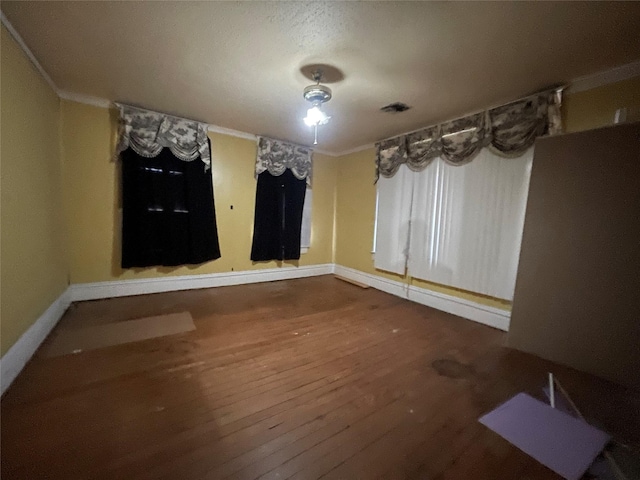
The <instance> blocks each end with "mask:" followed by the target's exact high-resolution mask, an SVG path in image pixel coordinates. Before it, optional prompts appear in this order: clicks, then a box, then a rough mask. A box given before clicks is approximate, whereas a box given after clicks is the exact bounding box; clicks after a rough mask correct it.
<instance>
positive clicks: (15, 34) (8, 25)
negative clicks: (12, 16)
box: [0, 10, 60, 96]
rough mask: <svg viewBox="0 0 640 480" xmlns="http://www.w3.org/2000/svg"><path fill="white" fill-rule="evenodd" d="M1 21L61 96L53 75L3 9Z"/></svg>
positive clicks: (0, 12) (0, 16)
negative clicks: (45, 67) (28, 45)
mask: <svg viewBox="0 0 640 480" xmlns="http://www.w3.org/2000/svg"><path fill="white" fill-rule="evenodd" d="M0 21H1V22H2V25H4V26H5V28H6V29H7V31H8V32H9V33H10V34H11V36H12V37H13V39H14V40H15V41H16V43H17V44H18V45H19V46H20V48H21V49H22V51H23V52H24V54H25V55H26V56H27V58H28V59H29V60H30V61H31V63H32V64H33V66H34V67H36V70H38V72H39V73H40V75H41V76H42V78H44V80H45V81H46V82H47V83H48V84H49V86H50V87H51V88H52V89H53V91H54V92H56V94H57V95H58V96H60V91H59V89H58V87H57V85H56V84H55V83H53V80H51V77H50V76H49V74H48V73H47V71H46V70H45V69H44V68H43V67H42V65H40V62H38V59H37V58H36V56H35V55H34V54H33V52H32V51H31V50H30V49H29V47H27V44H26V43H24V40H23V39H22V37H21V36H20V34H19V33H18V31H17V30H16V29H15V28H13V25H11V22H10V21H9V19H8V18H7V17H6V16H5V14H4V12H3V11H1V10H0Z"/></svg>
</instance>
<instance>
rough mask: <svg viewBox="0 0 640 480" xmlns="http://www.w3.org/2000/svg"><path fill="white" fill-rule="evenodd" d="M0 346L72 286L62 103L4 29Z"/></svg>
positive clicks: (0, 144)
mask: <svg viewBox="0 0 640 480" xmlns="http://www.w3.org/2000/svg"><path fill="white" fill-rule="evenodd" d="M1 50H2V63H1V64H2V73H1V84H2V85H1V91H2V95H1V98H2V103H1V106H0V110H1V114H0V121H1V125H2V137H1V142H0V152H1V160H0V168H1V169H2V175H1V181H0V190H1V194H0V197H1V198H0V205H1V208H2V213H1V220H0V232H1V233H0V236H1V238H0V242H1V244H2V246H1V258H2V271H1V275H0V281H1V294H0V297H1V309H0V336H1V337H2V338H1V342H0V352H1V353H2V355H4V354H5V353H6V352H7V350H9V348H10V347H11V345H13V344H14V343H15V341H16V340H17V339H18V338H19V337H20V335H22V334H23V333H24V332H25V331H26V330H27V329H28V328H29V327H30V326H31V325H32V324H33V323H34V322H35V320H36V319H37V318H38V317H39V316H40V315H41V314H42V313H43V312H44V311H45V310H46V309H47V308H48V307H49V306H50V305H51V303H52V302H53V301H55V300H56V298H58V297H59V295H60V294H61V293H62V292H63V291H64V290H65V289H66V288H67V263H66V253H65V252H66V248H65V235H64V221H63V207H62V188H61V187H62V168H61V162H60V150H59V139H60V136H59V128H58V119H59V110H60V101H59V99H58V96H57V95H56V93H55V92H54V91H53V90H52V89H51V88H50V87H49V85H48V84H47V83H46V82H45V81H44V80H43V78H42V77H41V76H40V74H39V73H38V72H37V71H36V70H35V68H34V67H33V65H32V64H31V62H30V61H29V60H28V59H27V57H26V56H25V55H24V53H23V52H22V50H21V49H20V47H19V46H18V45H17V44H16V43H15V41H14V40H13V38H12V37H11V35H10V34H9V33H8V32H7V30H5V28H4V26H3V27H2V41H1Z"/></svg>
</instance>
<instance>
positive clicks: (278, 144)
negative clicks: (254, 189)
mask: <svg viewBox="0 0 640 480" xmlns="http://www.w3.org/2000/svg"><path fill="white" fill-rule="evenodd" d="M312 154H313V152H312V151H311V150H310V149H309V148H307V147H302V146H300V145H295V144H293V143H287V142H283V141H281V140H275V139H273V138H267V137H258V156H257V158H256V177H257V176H258V175H260V174H261V173H262V172H264V171H268V172H269V173H270V174H271V175H273V176H276V177H278V176H280V175H282V174H283V173H284V171H285V170H286V169H287V168H288V169H289V170H291V172H292V173H293V175H294V176H295V177H296V178H297V179H299V180H304V179H306V180H307V183H309V184H310V183H311V167H312Z"/></svg>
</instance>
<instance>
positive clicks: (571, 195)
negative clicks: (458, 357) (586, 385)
mask: <svg viewBox="0 0 640 480" xmlns="http://www.w3.org/2000/svg"><path fill="white" fill-rule="evenodd" d="M508 342H509V346H511V347H513V348H517V349H520V350H524V351H527V352H530V353H534V354H536V355H538V356H540V357H543V358H547V359H550V360H553V361H556V362H559V363H563V364H566V365H569V366H572V367H574V368H576V369H579V370H583V371H586V372H590V373H593V374H596V375H598V376H601V377H604V378H608V379H610V380H612V381H615V382H617V383H621V384H624V385H629V386H634V387H640V123H635V124H627V125H619V126H612V127H606V128H601V129H597V130H590V131H585V132H580V133H573V134H568V135H560V136H556V137H548V138H544V139H540V140H539V141H538V142H537V143H536V147H535V156H534V161H533V168H532V172H531V183H530V187H529V198H528V203H527V212H526V218H525V225H524V232H523V239H522V249H521V252H520V262H519V268H518V276H517V281H516V288H515V294H514V300H513V310H512V314H511V327H510V331H509V341H508Z"/></svg>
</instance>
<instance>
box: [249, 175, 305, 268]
mask: <svg viewBox="0 0 640 480" xmlns="http://www.w3.org/2000/svg"><path fill="white" fill-rule="evenodd" d="M306 189H307V183H306V180H299V179H297V178H296V177H295V176H294V175H293V173H291V170H289V169H286V170H285V171H284V173H283V174H282V175H279V176H277V177H275V176H273V175H271V174H270V173H269V172H268V171H265V172H262V173H261V174H260V175H258V186H257V190H256V209H255V218H254V222H253V246H252V247H251V260H253V261H255V262H259V261H266V260H297V259H299V258H300V229H301V227H302V207H303V206H304V196H305V193H306Z"/></svg>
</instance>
